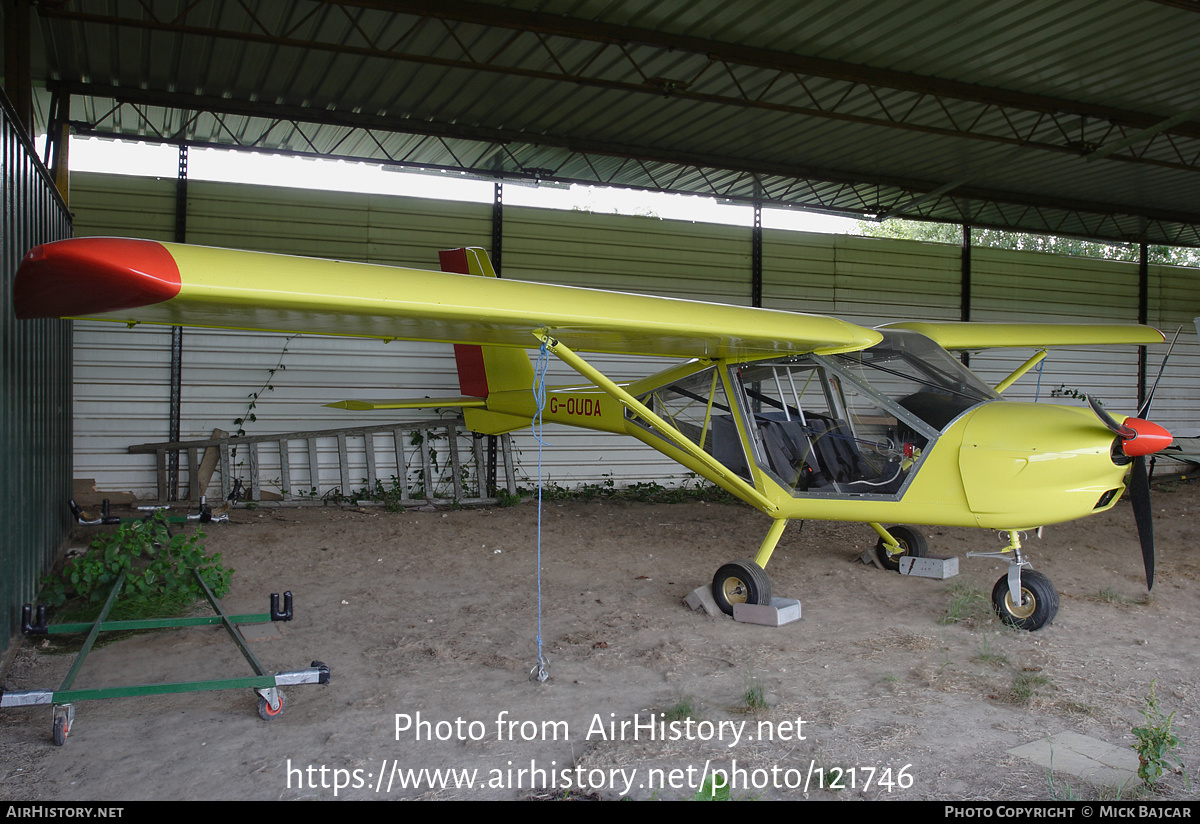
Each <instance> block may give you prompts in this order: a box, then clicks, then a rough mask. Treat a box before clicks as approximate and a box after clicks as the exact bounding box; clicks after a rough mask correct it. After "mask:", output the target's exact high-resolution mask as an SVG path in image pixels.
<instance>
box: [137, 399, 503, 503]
mask: <svg viewBox="0 0 1200 824" xmlns="http://www.w3.org/2000/svg"><path fill="white" fill-rule="evenodd" d="M460 438H470V439H471V445H470V448H469V449H468V450H466V452H467V453H468V454H467V455H466V456H464V454H463V453H464V450H463V448H462V445H461V444H460V443H459V440H460ZM296 442H300V443H301V444H302V446H301V447H300V448H299V449H297V448H296ZM499 442H500V448H499V449H497V450H496V451H495V455H496V456H497V457H496V460H497V462H498V463H499V462H502V463H503V465H504V489H505V490H506V491H507V493H508V494H509V495H516V493H517V480H516V470H515V467H514V466H513V460H512V439H511V437H510V436H509V435H501V436H499ZM334 444H336V447H337V469H338V475H337V478H336V480H333V479H332V477H331V476H332V472H331V471H330V470H331V469H332V466H331V464H332V461H330V460H328V459H327V460H326V461H325V465H324V466H322V462H321V453H322V449H321V447H322V446H324V447H325V450H324V451H325V452H327V453H328V452H329V447H331V446H332V445H334ZM212 449H216V450H218V453H217V455H218V458H217V460H218V462H219V466H220V470H221V497H222V498H227V497H228V496H229V494H230V493H231V492H232V490H233V486H234V479H235V478H240V479H241V480H242V483H243V485H244V486H245V487H246V488H247V489H248V491H249V500H252V501H261V500H263V492H264V486H266V487H270V486H274V487H277V488H278V489H279V490H280V491H279V493H278V498H277V500H280V501H281V502H284V503H287V504H290V505H303V504H313V503H317V504H321V503H326V502H327V501H329V500H330V499H331V498H332V499H334V500H337V501H346V500H356V501H358V500H361V502H362V503H365V504H369V503H376V502H378V503H388V504H392V503H394V504H397V505H400V506H407V505H415V504H419V503H426V504H452V503H459V504H483V503H495V502H496V501H497V500H498V498H497V497H496V495H495V494H491V495H489V494H488V493H489V490H488V489H487V488H486V481H485V479H486V478H487V477H489V474H491V473H489V472H488V471H487V469H488V467H487V464H486V457H485V456H486V455H487V453H488V450H487V449H486V448H485V447H484V442H483V437H482V436H479V435H476V434H474V433H472V432H470V431H469V430H467V429H465V428H464V427H463V422H462V418H461V417H455V418H435V419H432V420H422V421H409V422H404V423H388V424H380V425H377V426H347V427H342V428H339V429H322V430H315V431H309V432H285V433H281V434H272V435H242V436H241V437H236V436H229V435H220V436H218V437H212V438H205V439H200V440H189V441H167V442H161V443H144V444H136V445H134V446H130V447H129V451H130V452H133V453H153V454H154V455H155V457H156V463H157V487H158V500H159V502H160V503H168V502H170V501H172V500H178V494H177V490H175V491H173V490H171V489H169V488H168V487H169V484H168V480H167V479H168V473H167V462H168V457H169V456H170V455H171V454H172V453H176V454H183V455H186V457H187V460H186V466H187V477H188V478H189V479H194V480H198V481H199V482H198V483H196V482H190V483H189V485H188V494H187V498H186V500H188V501H190V502H191V503H193V504H199V503H200V498H201V496H202V495H204V494H205V490H206V489H207V487H208V485H209V484H208V480H209V478H208V477H205V473H204V472H203V471H202V470H201V467H202V465H203V464H204V463H205V461H204V459H203V457H202V452H203V453H205V454H211V453H210V452H209V450H212ZM381 450H383V452H382V453H381ZM446 450H448V451H449V453H450V454H449V456H448V457H449V460H446V456H445V454H444V452H445V451H446ZM360 456H361V458H362V459H361V460H358V458H359V457H360ZM464 457H467V460H466V461H464ZM297 458H299V459H300V460H299V461H297ZM181 463H182V462H181ZM208 463H209V464H211V463H213V461H212V459H211V458H210V459H209V462H208ZM323 468H324V469H326V477H325V478H322V476H321V470H322V469H323ZM355 469H358V470H360V472H357V473H356V472H355V471H354V470H355ZM389 469H394V472H389ZM496 469H497V470H498V469H499V467H496ZM180 470H181V471H180V476H181V477H182V476H183V474H184V473H183V471H182V470H183V466H181V467H180ZM383 473H388V475H389V476H390V477H389V478H388V479H387V480H385V478H383V477H381V475H382V474H383ZM207 474H208V475H209V476H211V470H210V471H209V472H208V473H207ZM356 474H357V475H358V479H357V480H356V479H355V478H354V475H356ZM264 475H266V477H268V478H269V479H270V480H264ZM246 476H248V478H247V477H246ZM492 477H498V472H496V473H495V474H492ZM499 487H500V484H499V483H497V488H499ZM360 491H361V492H363V493H365V494H362V495H360V494H357V493H359V492H360ZM173 492H174V493H175V494H172V493H173ZM269 497H272V498H274V497H275V496H269Z"/></svg>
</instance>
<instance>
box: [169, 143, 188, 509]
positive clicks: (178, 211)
mask: <svg viewBox="0 0 1200 824" xmlns="http://www.w3.org/2000/svg"><path fill="white" fill-rule="evenodd" d="M187 163H188V146H187V144H186V143H181V144H179V172H178V176H177V177H176V179H175V242H176V243H187ZM182 399H183V327H182V326H172V327H171V420H170V427H169V435H168V438H169V440H171V441H178V440H179V439H180V438H179V419H180V417H181V414H182V409H183V400H182ZM167 498H168V499H169V500H172V501H178V500H179V453H178V452H171V454H170V455H169V456H168V459H167Z"/></svg>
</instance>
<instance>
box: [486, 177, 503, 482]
mask: <svg viewBox="0 0 1200 824" xmlns="http://www.w3.org/2000/svg"><path fill="white" fill-rule="evenodd" d="M503 251H504V183H503V181H501V180H497V181H496V183H495V187H494V188H493V189H492V268H493V269H495V270H496V277H498V278H499V277H504V275H503V273H502V271H501V269H500V258H501V255H502V253H503ZM498 440H499V439H498V438H497V437H496V436H495V435H488V436H487V474H486V475H485V476H484V479H483V483H484V492H485V493H486V494H487V495H488V496H489V497H495V496H496V488H497V487H496V453H497V450H496V444H497V441H498Z"/></svg>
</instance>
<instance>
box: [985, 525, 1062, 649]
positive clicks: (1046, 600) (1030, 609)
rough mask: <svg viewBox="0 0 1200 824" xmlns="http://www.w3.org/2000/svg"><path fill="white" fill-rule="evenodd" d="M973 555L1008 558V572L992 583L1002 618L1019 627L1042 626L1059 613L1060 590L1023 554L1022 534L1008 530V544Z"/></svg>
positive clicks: (995, 606) (994, 603) (996, 606)
mask: <svg viewBox="0 0 1200 824" xmlns="http://www.w3.org/2000/svg"><path fill="white" fill-rule="evenodd" d="M968 555H969V556H970V557H984V558H1004V559H1005V560H1007V561H1008V572H1007V573H1006V574H1005V575H1002V576H1000V579H999V580H998V581H996V585H995V586H994V587H992V607H993V608H994V609H995V610H996V614H997V615H998V616H1000V620H1001V621H1004V622H1005V623H1006V624H1010V625H1012V626H1014V627H1017V628H1018V629H1025V630H1029V631H1031V632H1032V631H1033V630H1037V629H1041V628H1042V627H1044V626H1046V625H1047V624H1049V623H1050V622H1051V621H1053V620H1054V616H1055V615H1057V614H1058V590H1057V589H1055V588H1054V584H1052V583H1051V582H1050V579H1049V578H1047V577H1046V576H1045V575H1042V574H1041V573H1040V572H1034V571H1033V569H1032V567H1030V566H1029V561H1027V560H1026V559H1025V558H1024V556H1022V555H1021V536H1020V534H1019V533H1017V531H1016V530H1011V529H1010V530H1009V531H1008V546H1006V547H1005V548H1004V549H1002V550H1001V551H1000V552H971V553H968Z"/></svg>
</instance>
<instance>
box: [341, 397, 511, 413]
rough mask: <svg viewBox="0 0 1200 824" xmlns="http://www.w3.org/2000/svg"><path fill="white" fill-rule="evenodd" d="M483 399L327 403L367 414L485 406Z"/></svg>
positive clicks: (404, 399)
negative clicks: (375, 410)
mask: <svg viewBox="0 0 1200 824" xmlns="http://www.w3.org/2000/svg"><path fill="white" fill-rule="evenodd" d="M486 403H487V402H486V401H484V399H483V398H462V397H457V398H397V399H396V400H382V401H360V400H346V401H338V402H337V403H327V404H325V405H326V406H329V407H332V408H334V409H353V410H354V411H356V412H367V411H370V410H372V409H432V408H434V407H437V406H485V405H486Z"/></svg>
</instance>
